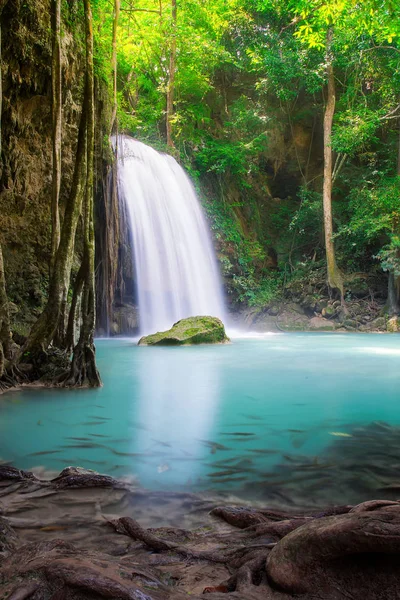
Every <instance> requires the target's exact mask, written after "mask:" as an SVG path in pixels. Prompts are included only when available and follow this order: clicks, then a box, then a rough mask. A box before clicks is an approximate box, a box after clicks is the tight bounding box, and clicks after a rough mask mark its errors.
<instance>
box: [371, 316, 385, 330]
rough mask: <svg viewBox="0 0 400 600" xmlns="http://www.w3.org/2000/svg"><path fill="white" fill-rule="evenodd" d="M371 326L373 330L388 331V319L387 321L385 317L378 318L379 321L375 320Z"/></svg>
mask: <svg viewBox="0 0 400 600" xmlns="http://www.w3.org/2000/svg"><path fill="white" fill-rule="evenodd" d="M370 325H371V328H373V329H383V330H386V319H385V317H378V318H377V319H374V320H373V321H371V323H370Z"/></svg>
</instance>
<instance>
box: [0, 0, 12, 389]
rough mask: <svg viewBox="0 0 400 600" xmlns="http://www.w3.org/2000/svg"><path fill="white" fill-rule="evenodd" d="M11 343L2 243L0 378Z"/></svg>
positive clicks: (1, 5) (0, 95)
mask: <svg viewBox="0 0 400 600" xmlns="http://www.w3.org/2000/svg"><path fill="white" fill-rule="evenodd" d="M6 3H7V0H0V176H1V172H2V170H3V160H2V147H1V123H2V107H3V82H2V79H3V72H2V68H1V65H2V62H1V61H2V53H1V30H2V22H1V16H2V13H3V8H4V6H5V5H6ZM9 344H10V318H9V313H8V298H7V292H6V279H5V275H4V263H3V251H2V248H1V244H0V378H1V377H3V375H4V371H5V359H6V358H9V356H8V354H9Z"/></svg>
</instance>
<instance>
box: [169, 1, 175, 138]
mask: <svg viewBox="0 0 400 600" xmlns="http://www.w3.org/2000/svg"><path fill="white" fill-rule="evenodd" d="M171 2H172V37H171V52H170V57H169V81H168V89H167V122H166V125H167V146H169V147H170V148H173V147H174V142H173V140H172V119H173V116H174V91H175V71H176V22H177V10H176V0H171Z"/></svg>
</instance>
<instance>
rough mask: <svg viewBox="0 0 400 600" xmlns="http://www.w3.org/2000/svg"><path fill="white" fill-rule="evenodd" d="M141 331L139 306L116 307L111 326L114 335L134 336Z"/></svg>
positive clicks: (124, 305)
mask: <svg viewBox="0 0 400 600" xmlns="http://www.w3.org/2000/svg"><path fill="white" fill-rule="evenodd" d="M138 329H139V313H138V308H137V306H135V305H133V304H121V305H120V306H116V307H115V309H114V314H113V322H112V324H111V332H110V333H111V334H112V335H120V334H124V335H132V334H135V333H137V332H138Z"/></svg>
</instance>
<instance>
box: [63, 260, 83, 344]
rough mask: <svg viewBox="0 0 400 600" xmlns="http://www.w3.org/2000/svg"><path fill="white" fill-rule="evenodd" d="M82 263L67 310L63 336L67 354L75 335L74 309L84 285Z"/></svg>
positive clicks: (73, 342) (75, 316)
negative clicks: (66, 323)
mask: <svg viewBox="0 0 400 600" xmlns="http://www.w3.org/2000/svg"><path fill="white" fill-rule="evenodd" d="M84 274H85V273H84V263H83V262H82V264H81V266H80V269H79V271H78V273H77V275H76V280H75V285H74V293H73V295H72V301H71V308H70V309H69V315H68V325H67V331H66V335H65V348H66V350H67V351H68V352H71V351H72V349H73V347H74V345H75V339H74V333H75V323H76V318H77V313H76V309H77V307H78V301H79V298H80V295H81V294H82V289H83V283H84Z"/></svg>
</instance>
